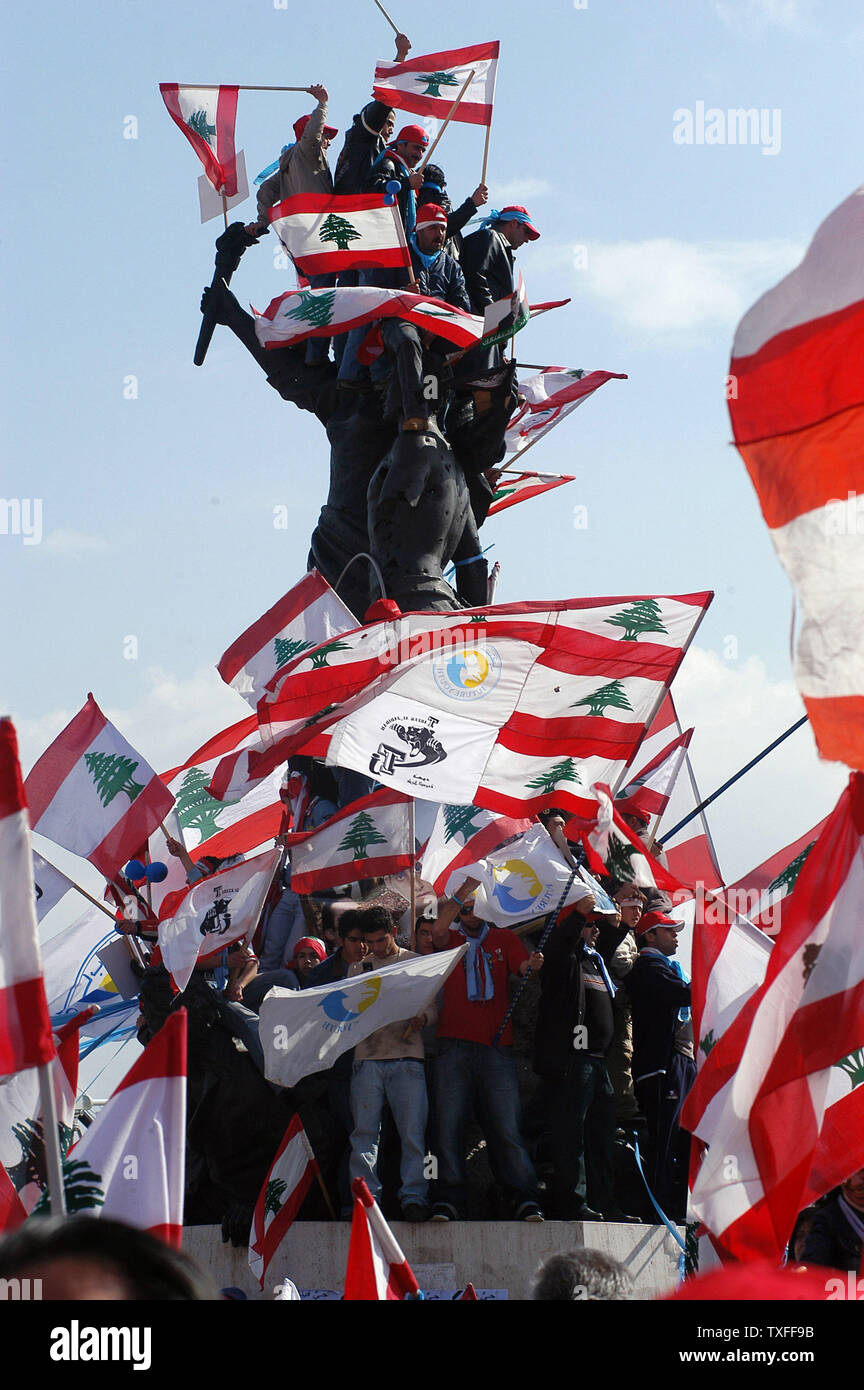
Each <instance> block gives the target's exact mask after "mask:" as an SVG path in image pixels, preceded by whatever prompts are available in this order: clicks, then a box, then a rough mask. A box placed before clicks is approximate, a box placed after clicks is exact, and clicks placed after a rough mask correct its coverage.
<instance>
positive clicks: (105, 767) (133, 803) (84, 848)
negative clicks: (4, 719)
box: [25, 695, 174, 879]
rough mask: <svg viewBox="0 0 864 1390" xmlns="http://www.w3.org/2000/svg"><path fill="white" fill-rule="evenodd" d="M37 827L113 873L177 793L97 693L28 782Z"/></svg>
mask: <svg viewBox="0 0 864 1390" xmlns="http://www.w3.org/2000/svg"><path fill="white" fill-rule="evenodd" d="M25 791H26V793H27V804H28V805H29V807H30V817H31V825H32V828H33V829H34V830H35V831H38V833H39V834H40V835H44V836H45V838H46V839H48V840H53V841H54V843H55V844H58V845H62V846H63V848H64V849H68V850H71V851H72V852H73V854H80V855H81V857H82V858H83V859H89V860H90V863H91V864H94V865H95V867H96V868H97V869H98V870H99V872H100V873H101V874H104V876H105V878H109V879H110V878H113V877H114V875H115V873H116V872H117V870H118V869H119V868H120V867H121V865H122V864H124V863H125V862H126V860H127V859H129V858H130V856H131V855H133V854H134V853H135V851H136V850H137V849H138V848H139V847H140V846H141V845H142V844H143V843H144V842H145V840H146V839H147V837H148V836H149V835H150V833H151V831H152V830H153V829H154V828H155V827H156V826H157V825H158V824H159V822H160V821H161V820H163V819H164V817H165V816H166V815H167V814H168V812H169V811H170V810H171V807H172V806H173V805H174V798H173V796H172V795H171V793H170V792H169V791H168V788H167V787H166V786H165V785H164V783H163V782H161V781H160V779H159V778H158V777H157V775H156V773H155V772H154V771H153V769H152V767H150V766H149V765H148V764H147V763H146V762H145V761H144V759H143V758H142V757H141V754H140V753H136V751H135V749H134V748H133V747H132V746H131V745H130V744H128V743H127V742H126V740H125V738H124V737H123V735H122V734H121V733H119V732H118V730H117V729H115V728H114V725H113V724H111V723H109V721H108V720H107V719H106V718H105V715H104V714H103V713H102V711H101V710H100V708H99V706H98V705H97V704H96V701H95V700H94V699H93V696H92V695H88V696H87V703H86V705H85V706H84V708H83V709H82V710H81V711H80V713H79V714H76V716H75V718H74V719H73V720H72V722H71V724H67V725H66V728H65V729H64V730H63V732H62V733H61V734H58V736H57V738H56V739H55V740H54V742H53V743H52V744H51V747H50V748H48V749H46V751H45V752H44V753H43V754H42V756H41V758H40V759H39V761H38V762H37V763H36V765H35V766H34V767H33V769H32V771H31V772H30V775H29V776H28V778H27V781H26V783H25Z"/></svg>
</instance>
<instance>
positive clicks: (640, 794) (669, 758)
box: [615, 729, 693, 818]
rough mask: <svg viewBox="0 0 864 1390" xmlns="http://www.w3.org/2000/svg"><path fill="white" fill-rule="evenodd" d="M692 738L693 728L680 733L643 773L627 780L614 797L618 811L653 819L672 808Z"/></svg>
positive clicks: (656, 755)
mask: <svg viewBox="0 0 864 1390" xmlns="http://www.w3.org/2000/svg"><path fill="white" fill-rule="evenodd" d="M692 737H693V730H692V729H687V730H686V732H685V733H683V734H679V735H678V737H677V738H675V739H673V740H672V742H671V743H668V744H667V745H666V747H665V748H661V749H660V752H659V753H655V755H654V757H653V758H651V759H650V761H649V762H647V763H646V764H645V765H644V766H643V768H642V770H641V772H637V773H636V775H635V777H630V778H628V780H627V782H626V783H625V785H624V786H623V787H622V788H621V790H620V791H619V792H618V794H617V795H616V797H615V805H616V806H617V808H618V810H619V811H623V812H624V813H625V814H626V813H629V814H631V815H632V814H633V813H634V812H638V811H641V812H642V813H643V814H645V815H648V816H651V817H652V818H653V817H655V816H662V814H663V812H664V811H665V810H666V807H667V806H668V805H669V798H670V796H671V795H672V790H673V788H674V786H675V783H676V781H677V779H678V773H679V772H680V771H681V765H682V763H683V761H684V755H685V753H686V752H687V749H688V748H689V746H690V740H691V738H692Z"/></svg>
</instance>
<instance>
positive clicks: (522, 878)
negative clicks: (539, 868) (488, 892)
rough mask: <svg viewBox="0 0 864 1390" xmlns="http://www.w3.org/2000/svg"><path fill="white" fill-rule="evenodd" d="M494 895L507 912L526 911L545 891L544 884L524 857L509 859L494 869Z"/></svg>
mask: <svg viewBox="0 0 864 1390" xmlns="http://www.w3.org/2000/svg"><path fill="white" fill-rule="evenodd" d="M492 877H493V879H494V880H495V886H494V888H493V889H492V896H493V898H494V899H495V901H496V902H497V903H498V905H499V907H501V908H503V909H504V911H505V912H514V913H519V912H524V911H525V910H526V908H530V907H531V906H532V905H533V903H534V900H535V898H539V896H540V894H541V893H542V892H543V884H542V883H541V882H540V880H539V878H538V877H537V875H536V874H535V872H534V870H533V869H532V868H531V865H530V864H526V863H525V860H524V859H507V860H505V862H504V863H503V864H502V865H501V866H500V868H495V867H494V866H493V869H492Z"/></svg>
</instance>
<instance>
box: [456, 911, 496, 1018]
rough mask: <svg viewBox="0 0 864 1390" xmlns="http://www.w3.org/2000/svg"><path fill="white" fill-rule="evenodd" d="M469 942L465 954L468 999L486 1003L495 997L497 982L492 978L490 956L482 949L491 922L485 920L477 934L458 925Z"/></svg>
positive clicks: (458, 928) (476, 1002) (477, 1002)
mask: <svg viewBox="0 0 864 1390" xmlns="http://www.w3.org/2000/svg"><path fill="white" fill-rule="evenodd" d="M457 931H460V932H461V933H462V935H463V936H464V937H465V940H466V941H467V942H468V952H467V954H466V956H465V982H466V985H467V988H468V999H469V1001H470V1003H472V1004H486V1003H488V1002H489V1000H490V999H494V998H495V984H494V981H493V979H492V971H491V970H490V969H489V957H488V956H487V955H486V952H485V951H481V949H480V946H481V944H482V942H484V941H485V940H486V937H487V936H488V935H489V923H488V922H484V923H483V927H482V929H481V930H480V931H479V932H478V934H477V935H476V936H469V935H468V933H467V932H466V930H465V928H464V927H457Z"/></svg>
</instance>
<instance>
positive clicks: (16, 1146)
mask: <svg viewBox="0 0 864 1390" xmlns="http://www.w3.org/2000/svg"><path fill="white" fill-rule="evenodd" d="M97 1012H98V1009H96V1008H92V1007H91V1008H87V1009H84V1010H82V1012H80V1013H79V1014H77V1015H76V1016H75V1017H74V1018H73V1019H70V1021H69V1022H68V1023H65V1024H64V1025H63V1027H62V1028H58V1030H57V1033H56V1034H55V1042H56V1046H57V1051H56V1054H55V1056H54V1057H53V1058H52V1059H51V1084H52V1086H53V1089H54V1102H55V1105H56V1110H57V1126H58V1130H59V1137H60V1151H61V1153H64V1154H65V1153H66V1151H67V1149H68V1147H69V1144H70V1141H71V1139H72V1133H73V1127H74V1122H75V1097H76V1095H77V1094H78V1052H79V1046H78V1044H79V1029H80V1028H81V1027H82V1026H83V1025H84V1024H85V1023H87V1022H88V1021H89V1019H91V1018H92V1017H93V1015H94V1014H96V1013H97ZM43 1134H44V1129H43V1118H42V1099H41V1095H40V1091H39V1072H38V1070H37V1068H36V1067H28V1068H27V1070H26V1071H19V1072H16V1073H15V1075H14V1076H10V1077H7V1078H5V1079H4V1080H3V1081H0V1164H2V1166H3V1168H4V1169H5V1171H6V1174H7V1176H8V1177H9V1179H10V1181H11V1182H12V1185H13V1187H14V1188H15V1189H16V1191H17V1197H18V1201H19V1202H20V1204H21V1209H22V1210H23V1212H24V1214H25V1215H29V1214H30V1212H31V1211H32V1210H33V1208H34V1207H35V1206H36V1204H37V1202H38V1201H39V1199H40V1198H41V1197H42V1194H43V1192H44V1191H45V1188H46V1187H47V1185H48V1173H47V1168H46V1162H45V1143H44V1138H43ZM0 1206H2V1198H0ZM12 1210H13V1212H14V1210H15V1208H14V1204H13V1205H12ZM2 1229H3V1221H2V1217H0V1230H2Z"/></svg>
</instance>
